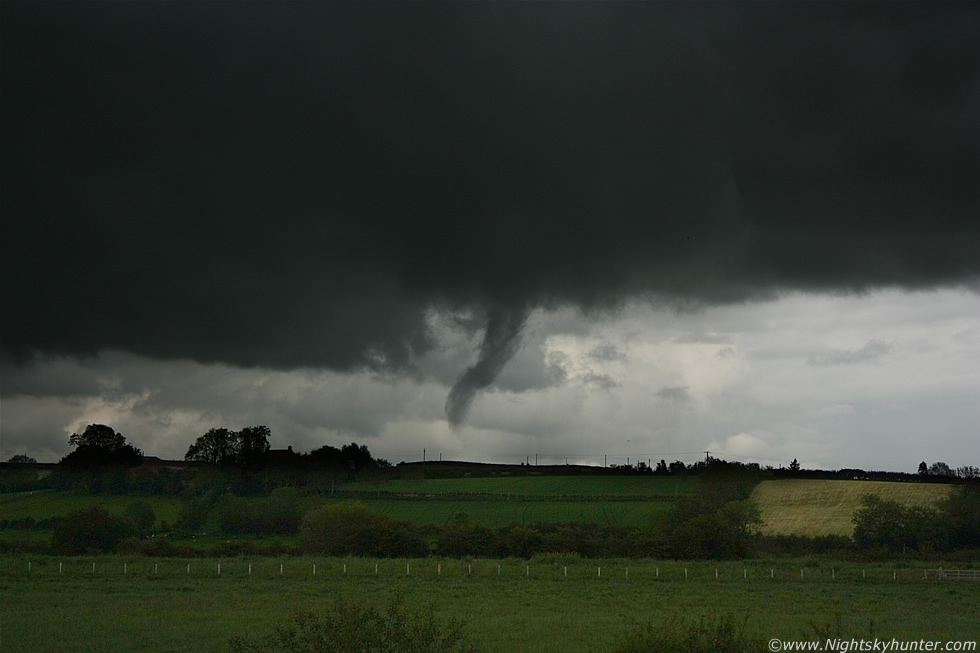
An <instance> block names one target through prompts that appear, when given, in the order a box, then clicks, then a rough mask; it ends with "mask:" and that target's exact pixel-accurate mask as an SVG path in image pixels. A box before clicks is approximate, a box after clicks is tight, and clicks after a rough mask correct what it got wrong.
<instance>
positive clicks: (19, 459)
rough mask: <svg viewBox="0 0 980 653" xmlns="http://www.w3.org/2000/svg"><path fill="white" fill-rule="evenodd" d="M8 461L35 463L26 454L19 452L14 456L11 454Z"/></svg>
mask: <svg viewBox="0 0 980 653" xmlns="http://www.w3.org/2000/svg"><path fill="white" fill-rule="evenodd" d="M7 462H8V463H36V462H37V461H36V460H34V459H33V458H31V457H30V456H28V455H27V454H23V453H19V454H17V455H16V456H12V457H11V458H10V460H8V461H7Z"/></svg>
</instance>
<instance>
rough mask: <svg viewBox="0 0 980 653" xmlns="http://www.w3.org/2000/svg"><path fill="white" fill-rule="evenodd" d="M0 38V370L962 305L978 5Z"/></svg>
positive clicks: (172, 8) (408, 348)
mask: <svg viewBox="0 0 980 653" xmlns="http://www.w3.org/2000/svg"><path fill="white" fill-rule="evenodd" d="M0 11H2V12H3V20H0V31H2V33H0V42H3V44H4V45H3V51H4V56H3V57H0V85H2V88H0V90H2V93H3V96H4V119H3V121H2V122H0V141H2V142H3V144H4V148H3V149H4V154H3V157H2V160H0V181H2V185H3V188H4V192H3V193H2V194H0V213H2V215H3V216H4V237H3V239H2V240H0V280H2V284H3V286H2V290H3V292H2V300H0V308H2V314H3V316H4V324H3V340H2V344H0V364H2V365H4V375H6V370H7V369H8V368H10V367H13V366H20V365H23V364H24V363H25V362H26V361H28V360H31V359H32V357H36V356H44V355H59V354H64V355H68V356H89V355H96V354H98V353H99V352H103V351H106V350H120V351H127V352H132V353H135V354H139V355H144V356H149V357H153V358H157V359H164V360H173V359H191V360H195V361H200V362H206V363H226V364H229V365H234V366H244V367H265V368H275V369H296V368H306V367H312V368H325V369H333V370H343V371H349V370H357V369H361V368H364V367H368V368H373V369H377V370H383V371H391V372H394V373H396V374H413V373H418V369H417V368H416V367H415V366H416V364H417V361H418V360H419V359H420V358H423V357H424V356H425V355H426V354H427V353H428V352H431V351H433V349H434V348H436V347H437V346H438V344H439V343H438V342H437V341H436V339H435V337H434V335H433V333H432V331H431V329H430V327H429V324H428V322H427V319H426V315H427V311H431V310H433V308H435V309H437V310H445V311H448V312H458V314H460V315H466V314H469V315H472V316H474V318H473V320H475V321H469V322H467V323H466V324H464V325H461V326H462V327H463V328H467V329H470V331H471V332H472V333H474V334H475V333H477V332H478V331H479V329H480V328H482V326H483V325H484V324H485V320H484V319H483V318H484V317H485V316H486V315H494V314H496V315H516V314H520V313H522V312H526V311H528V310H531V309H533V308H535V307H547V308H560V307H563V306H571V307H576V308H578V309H582V310H584V311H585V312H586V313H587V314H592V315H595V314H599V313H600V312H601V311H604V310H614V309H615V308H617V307H618V306H620V305H622V304H623V302H625V301H627V300H629V299H631V298H636V297H643V298H649V299H652V300H655V301H663V302H668V303H673V304H676V305H679V306H690V305H699V304H703V303H714V302H738V301H743V300H745V299H749V298H755V297H765V296H772V295H773V294H774V293H778V292H780V291H782V290H792V289H796V290H803V291H846V292H847V291H861V290H867V289H871V288H877V287H883V286H902V287H907V288H931V287H935V286H941V285H967V286H970V285H971V284H972V286H971V287H973V288H976V287H980V286H978V285H977V283H978V282H977V278H978V275H980V250H978V246H977V243H980V222H978V221H977V220H976V216H977V215H978V214H980V199H978V196H977V194H976V192H975V179H974V177H975V173H974V172H973V171H975V170H977V169H978V168H980V126H978V120H977V116H978V115H980V105H978V102H980V96H978V95H977V93H976V92H975V89H976V88H977V85H978V83H980V66H978V64H977V62H978V61H980V38H977V35H978V33H980V10H978V9H977V7H976V5H974V4H969V3H893V4H889V3H884V4H865V3H861V4H859V5H844V4H837V3H821V4H813V3H787V4H784V5H779V6H775V5H771V4H768V3H762V4H759V3H746V4H743V3H729V4H700V3H649V4H648V3H567V4H543V3H450V4H421V5H420V4H414V3H407V4H375V3H319V4H317V3H310V4H306V3H296V4H287V5H279V4H275V5H273V4H268V3H255V4H249V5H246V6H235V7H231V6H229V5H223V4H219V3H3V5H2V6H0ZM123 53H124V54H123ZM491 322H492V321H491ZM512 322H513V321H508V324H510V323H512ZM507 334H508V337H505V338H502V339H500V340H498V338H497V336H498V335H500V334H497V333H495V332H494V330H493V329H492V328H490V329H486V330H485V331H484V332H483V336H482V337H483V338H484V340H485V343H486V344H485V345H484V347H483V355H482V357H481V358H480V359H479V360H477V361H476V362H474V361H472V360H468V361H466V362H465V363H464V364H463V365H464V367H465V366H466V365H469V366H470V367H468V368H467V371H465V372H463V369H464V368H460V369H459V370H457V372H456V374H457V375H458V374H459V373H460V372H463V375H462V376H461V377H460V378H459V384H457V386H456V387H455V389H454V391H453V394H452V396H451V398H450V399H451V400H450V402H449V405H450V406H451V407H452V406H455V408H453V409H452V410H451V412H453V413H454V414H456V415H457V416H459V417H460V418H461V417H462V415H463V414H465V407H466V406H467V405H468V402H469V401H470V400H471V399H472V396H473V395H472V392H475V391H476V390H477V389H479V388H482V387H487V386H489V385H490V384H492V383H493V381H494V378H495V377H496V375H497V373H498V372H499V371H500V370H501V369H502V368H503V367H504V365H505V364H506V362H507V360H508V359H509V358H510V357H511V356H512V355H513V354H514V352H515V351H517V349H518V348H519V343H520V329H516V330H515V329H511V330H509V331H507ZM498 345H499V346H498ZM817 360H818V362H817V363H816V364H820V363H819V360H821V359H820V358H819V356H818V358H817ZM25 383H26V381H25ZM4 392H6V390H4Z"/></svg>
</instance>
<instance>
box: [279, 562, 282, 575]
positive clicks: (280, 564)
mask: <svg viewBox="0 0 980 653" xmlns="http://www.w3.org/2000/svg"><path fill="white" fill-rule="evenodd" d="M279 575H280V576H282V563H281V562H280V563H279Z"/></svg>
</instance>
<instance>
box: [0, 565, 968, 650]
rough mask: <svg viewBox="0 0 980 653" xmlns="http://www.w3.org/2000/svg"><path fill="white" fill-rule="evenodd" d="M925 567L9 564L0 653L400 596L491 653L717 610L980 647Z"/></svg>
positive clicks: (279, 617)
mask: <svg viewBox="0 0 980 653" xmlns="http://www.w3.org/2000/svg"><path fill="white" fill-rule="evenodd" d="M93 563H94V564H95V565H96V571H95V573H93V572H92V571H91V569H92V564H93ZM219 563H220V564H221V567H222V568H221V576H220V577H219V576H218V575H217V565H218V564H219ZM188 564H189V565H191V573H190V574H188V573H187V565H188ZM249 564H251V565H252V575H251V576H249V575H248V565H249ZM314 564H316V565H317V571H316V575H315V576H314V575H313V571H312V566H313V565H314ZM376 564H377V565H378V573H377V574H375V573H374V568H375V565H376ZM498 564H499V565H500V574H499V575H498V574H497V565H498ZM59 565H60V570H61V571H60V573H59ZM280 565H282V573H281V574H280V571H279V570H280ZM344 565H347V573H346V574H344V573H343V572H344ZM406 565H408V566H409V568H408V569H407V570H406ZM469 565H472V574H471V573H469ZM28 566H30V571H28ZM927 566H928V565H922V566H918V565H916V566H892V567H886V566H867V565H858V564H854V563H843V562H830V561H823V560H821V561H819V562H818V563H817V562H814V561H804V560H798V561H792V560H782V559H780V560H778V561H767V560H753V561H746V562H730V563H718V564H715V563H711V562H690V563H688V562H675V561H670V562H661V561H643V562H636V561H624V560H604V561H592V560H588V561H585V560H581V559H577V558H574V557H568V556H538V557H535V558H534V559H532V560H531V561H530V562H524V561H521V560H504V561H499V562H498V561H496V560H472V561H466V560H464V561H458V560H439V559H416V560H373V559H358V558H350V559H313V558H289V559H278V558H256V559H252V560H247V559H242V558H236V559H226V560H202V559H193V560H183V559H160V560H154V559H149V558H138V557H134V558H127V557H120V556H99V557H79V558H56V557H43V556H42V557H38V556H31V557H24V556H3V557H0V592H2V594H3V597H4V600H3V602H2V607H0V611H2V612H0V619H2V623H3V641H2V647H3V650H4V651H5V652H14V651H40V652H44V651H66V652H73V651H79V652H80V651H124V650H132V651H135V650H153V651H190V652H194V651H225V650H228V643H229V639H230V638H231V636H232V635H234V634H244V635H249V636H256V635H262V634H265V633H268V632H270V631H271V629H272V627H273V625H275V624H277V623H283V622H285V621H287V620H288V619H289V618H290V617H291V616H292V615H293V614H295V613H297V612H299V611H304V610H311V609H312V610H314V611H316V610H317V609H320V608H323V607H324V606H327V605H329V604H331V602H333V601H334V600H335V599H337V598H343V599H345V600H350V601H359V602H363V603H367V604H371V605H376V606H377V607H379V608H380V607H383V606H384V605H386V604H387V603H388V602H390V601H391V600H392V599H393V597H396V596H398V597H400V598H401V599H402V600H403V601H404V603H405V604H406V605H410V606H419V607H422V606H429V605H431V606H432V608H433V610H434V613H435V615H436V616H437V617H438V618H440V619H442V620H444V621H445V620H448V619H449V618H450V617H457V618H459V619H461V620H462V621H463V622H464V623H465V624H466V627H465V631H464V632H465V633H466V634H467V636H468V637H469V638H470V639H471V640H472V641H474V642H475V643H477V644H479V645H480V647H481V649H482V650H484V651H487V652H488V653H492V652H495V651H501V652H503V651H507V652H511V651H543V652H551V651H554V652H558V651H562V652H564V651H607V650H610V649H611V648H612V647H614V646H615V645H616V644H617V643H618V642H620V641H622V638H623V637H624V636H625V634H626V633H627V632H628V631H629V630H630V628H631V627H632V624H636V623H644V622H648V621H651V620H652V621H653V622H654V623H660V622H663V621H667V620H670V619H682V620H697V619H699V618H702V617H708V618H714V617H717V616H718V615H722V614H731V615H734V616H735V617H736V618H737V619H738V620H739V621H740V622H741V621H742V620H745V621H746V624H747V630H748V631H749V632H750V633H751V634H752V635H753V636H755V637H758V638H760V639H763V640H767V639H769V638H771V637H782V638H810V639H814V634H815V633H817V632H818V631H819V632H823V631H825V630H826V629H828V628H831V627H836V623H837V622H840V626H841V631H842V632H841V636H842V637H858V638H860V637H868V636H876V637H879V638H891V637H895V638H899V639H903V638H904V639H916V640H918V639H919V638H926V639H941V640H977V639H978V638H980V621H978V620H977V619H976V616H977V608H976V606H977V605H980V583H971V582H951V581H947V582H940V581H935V580H929V581H924V580H922V575H923V570H924V569H925V568H926V567H927ZM565 567H567V568H568V577H567V578H566V577H565V576H564V570H565ZM600 567H601V569H602V572H601V575H600V574H599V573H598V571H597V570H598V569H599V568H600ZM627 567H628V568H629V578H627V576H626V569H627ZM685 568H686V569H688V579H687V581H685V580H684V578H683V575H684V574H683V570H684V569H685ZM801 568H802V569H803V572H804V578H803V580H802V581H801V580H800V577H799V570H800V569H801ZM716 569H717V570H718V579H716V578H715V570H716ZM770 569H772V570H773V577H772V578H770V577H769V570H770ZM862 572H863V573H862ZM893 578H894V580H893ZM42 606H43V609H41V608H42Z"/></svg>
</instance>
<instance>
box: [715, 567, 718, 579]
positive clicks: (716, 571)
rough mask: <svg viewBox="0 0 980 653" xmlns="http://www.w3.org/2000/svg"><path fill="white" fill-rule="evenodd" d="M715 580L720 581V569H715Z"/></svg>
mask: <svg viewBox="0 0 980 653" xmlns="http://www.w3.org/2000/svg"><path fill="white" fill-rule="evenodd" d="M715 580H718V567H715Z"/></svg>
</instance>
